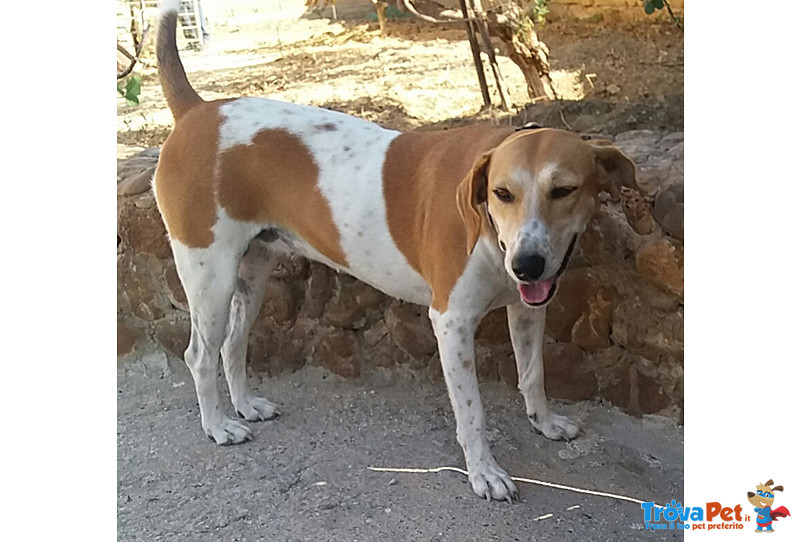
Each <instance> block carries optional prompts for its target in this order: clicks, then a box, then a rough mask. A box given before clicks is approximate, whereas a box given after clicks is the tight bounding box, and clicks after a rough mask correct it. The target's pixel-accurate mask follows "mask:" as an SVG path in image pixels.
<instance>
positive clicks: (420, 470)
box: [367, 467, 653, 504]
mask: <svg viewBox="0 0 800 542" xmlns="http://www.w3.org/2000/svg"><path fill="white" fill-rule="evenodd" d="M367 468H368V469H369V470H371V471H375V472H402V473H410V474H428V473H435V472H442V471H453V472H459V473H461V474H464V475H466V476H469V473H468V472H467V471H465V470H464V469H459V468H458V467H434V468H430V469H423V468H411V467H408V468H401V467H367ZM511 479H512V480H514V481H515V482H524V483H526V484H535V485H539V486H544V487H550V488H553V489H560V490H563V491H572V492H574V493H584V494H586V495H594V496H596V497H606V498H609V499H617V500H619V501H628V502H632V503H636V504H644V503H646V502H653V501H641V500H639V499H634V498H633V497H627V496H625V495H617V494H615V493H605V492H603V491H594V490H591V489H583V488H580V487H572V486H565V485H562V484H554V483H552V482H544V481H542V480H533V479H531V478H518V477H515V476H512V477H511Z"/></svg>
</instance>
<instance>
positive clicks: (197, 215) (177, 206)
mask: <svg viewBox="0 0 800 542" xmlns="http://www.w3.org/2000/svg"><path fill="white" fill-rule="evenodd" d="M220 103H221V102H215V103H204V104H201V105H198V106H197V107H194V108H193V109H192V110H190V111H188V112H186V113H185V114H184V116H183V117H182V118H181V120H180V122H178V123H176V125H175V129H174V130H173V131H172V133H171V134H170V135H169V137H168V138H167V140H166V141H165V142H164V146H163V147H162V149H161V156H160V158H159V161H158V168H156V175H155V183H154V189H155V194H156V200H157V201H158V208H159V209H160V211H161V216H162V217H163V219H164V223H165V225H166V226H167V231H168V232H169V235H170V237H171V238H172V239H175V240H177V241H180V242H181V243H183V244H184V245H187V246H189V247H191V248H203V247H207V246H209V245H210V244H211V243H213V242H214V233H213V232H212V231H211V228H212V226H213V225H214V223H215V222H216V220H217V213H216V203H215V201H214V191H213V186H214V176H215V168H216V157H217V143H218V134H219V124H220V115H219V105H220Z"/></svg>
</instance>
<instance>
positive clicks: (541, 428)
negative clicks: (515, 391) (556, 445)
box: [528, 411, 579, 440]
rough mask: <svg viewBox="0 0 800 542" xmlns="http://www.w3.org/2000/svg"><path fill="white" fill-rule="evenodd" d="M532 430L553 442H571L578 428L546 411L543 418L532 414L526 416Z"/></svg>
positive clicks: (563, 417)
mask: <svg viewBox="0 0 800 542" xmlns="http://www.w3.org/2000/svg"><path fill="white" fill-rule="evenodd" d="M528 419H529V420H530V421H531V423H532V424H533V428H534V429H536V430H537V431H538V432H540V433H542V434H543V435H544V436H546V437H547V438H549V439H553V440H571V439H574V438H575V437H576V436H578V431H579V428H578V426H577V425H575V424H574V423H572V422H571V421H570V420H569V418H567V417H566V416H561V415H559V414H555V413H553V412H550V411H548V412H547V414H545V415H544V416H539V415H538V414H536V413H534V414H532V415H530V416H528Z"/></svg>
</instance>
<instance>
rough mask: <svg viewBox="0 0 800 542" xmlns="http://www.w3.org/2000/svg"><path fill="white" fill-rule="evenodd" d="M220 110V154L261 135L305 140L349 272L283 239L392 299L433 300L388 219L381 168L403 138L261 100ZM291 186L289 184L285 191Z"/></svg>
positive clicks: (303, 243) (293, 239) (292, 238)
mask: <svg viewBox="0 0 800 542" xmlns="http://www.w3.org/2000/svg"><path fill="white" fill-rule="evenodd" d="M220 111H221V113H222V115H223V123H222V125H221V128H220V151H225V150H227V149H230V148H232V147H234V146H236V145H247V144H249V142H250V141H252V140H253V138H254V137H255V136H256V134H258V133H259V132H261V131H263V130H285V131H286V132H288V133H290V134H292V135H293V136H295V137H297V138H298V139H299V140H300V141H302V143H303V144H304V145H305V146H306V147H307V148H308V151H309V153H310V154H311V156H312V157H313V159H314V162H315V164H316V166H317V168H318V180H317V186H316V188H317V189H318V190H319V192H320V193H321V195H322V196H323V197H324V198H325V200H326V201H327V204H328V207H329V208H330V211H331V216H332V219H333V222H334V227H335V228H336V229H337V230H338V234H339V242H340V244H341V249H342V253H343V254H344V256H345V258H346V266H342V265H338V264H336V263H335V262H333V261H331V260H330V259H329V258H327V257H326V256H325V255H324V254H322V253H321V252H320V251H319V250H318V249H317V247H315V246H313V244H311V243H310V242H309V241H308V240H307V239H303V238H301V237H300V236H298V235H294V234H292V233H291V232H288V233H287V235H286V236H285V240H286V241H287V243H288V244H289V245H290V246H291V247H292V248H293V249H294V250H296V251H297V252H299V253H301V254H303V255H304V256H306V257H309V258H311V259H314V260H317V261H321V262H323V263H325V264H327V265H330V266H331V267H334V268H336V269H340V270H342V271H345V272H347V273H348V274H351V275H353V276H355V277H356V278H358V279H360V280H362V281H364V282H366V283H367V284H370V285H371V286H373V287H375V288H377V289H379V290H381V291H383V292H384V293H386V294H388V295H390V296H392V297H397V298H399V299H403V300H406V301H411V302H414V303H419V304H428V303H429V302H430V288H429V287H428V285H427V283H426V282H425V280H424V279H423V278H422V277H421V276H420V275H419V273H417V272H416V271H415V270H414V269H413V268H412V267H411V266H410V265H409V264H408V261H407V260H406V258H405V256H404V255H403V254H402V253H401V252H400V250H399V249H398V248H397V245H396V243H395V242H394V240H393V239H392V236H391V233H390V231H389V225H388V222H387V217H386V201H385V198H384V190H383V162H384V157H385V156H386V152H387V149H388V147H389V144H390V143H391V142H392V140H393V139H394V138H395V137H397V135H399V133H398V132H395V131H392V130H386V129H384V128H382V127H380V126H378V125H376V124H373V123H371V122H368V121H365V120H362V119H358V118H355V117H351V116H349V115H345V114H342V113H337V112H334V111H328V110H324V109H318V108H313V107H308V106H300V105H293V104H287V103H281V102H275V101H271V100H264V99H259V98H242V99H239V100H234V101H232V102H230V103H228V104H225V105H224V106H223V107H222V108H221V109H220ZM290 182H291V180H290V179H287V180H286V184H287V187H288V186H289V183H290ZM287 189H288V188H287ZM296 197H297V198H303V197H304V194H302V193H298V194H296ZM306 218H308V217H306ZM311 218H313V217H311ZM319 227H330V226H328V225H325V224H320V225H319Z"/></svg>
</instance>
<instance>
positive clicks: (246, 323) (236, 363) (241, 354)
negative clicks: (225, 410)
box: [222, 240, 279, 421]
mask: <svg viewBox="0 0 800 542" xmlns="http://www.w3.org/2000/svg"><path fill="white" fill-rule="evenodd" d="M273 267H274V261H273V260H272V259H271V258H270V252H269V249H268V248H267V247H266V245H265V244H264V243H263V242H261V241H260V240H254V241H252V242H251V243H250V246H249V248H248V249H247V252H246V253H245V255H244V256H243V257H242V260H241V262H240V263H239V274H238V278H237V280H236V291H235V292H234V294H233V299H232V300H231V306H230V316H229V317H228V328H227V336H226V337H225V342H224V343H223V345H222V364H223V367H225V377H226V379H227V380H228V389H229V390H230V392H231V402H232V403H233V407H234V408H235V409H236V412H237V413H238V414H239V415H240V416H241V417H243V418H244V419H246V420H248V421H258V420H268V419H270V418H274V417H275V416H276V415H277V414H279V412H278V409H277V407H276V406H275V405H274V404H272V403H271V402H269V401H268V400H266V399H263V398H261V397H256V396H255V395H253V394H252V393H251V392H250V390H249V389H248V388H247V372H246V369H245V366H246V358H247V338H248V336H249V335H250V328H251V327H252V325H253V322H254V321H255V319H256V317H257V316H258V313H259V311H260V310H261V304H262V303H263V302H264V291H265V289H266V285H267V281H268V280H269V277H270V272H271V271H272V268H273Z"/></svg>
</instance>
